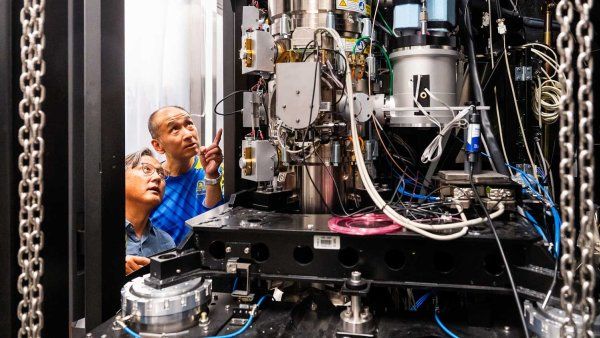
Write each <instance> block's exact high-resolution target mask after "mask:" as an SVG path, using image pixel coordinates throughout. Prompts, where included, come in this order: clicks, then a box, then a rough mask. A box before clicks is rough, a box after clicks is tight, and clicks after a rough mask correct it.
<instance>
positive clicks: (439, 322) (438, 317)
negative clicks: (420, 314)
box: [433, 310, 459, 338]
mask: <svg viewBox="0 0 600 338" xmlns="http://www.w3.org/2000/svg"><path fill="white" fill-rule="evenodd" d="M433 317H434V318H435V322H436V323H437V325H438V326H439V327H440V329H442V331H444V332H445V333H446V334H447V335H448V336H450V337H452V338H459V337H458V336H457V335H455V334H454V333H452V331H450V330H449V329H448V328H447V327H446V325H444V323H442V320H441V319H440V316H438V313H437V311H435V310H434V311H433Z"/></svg>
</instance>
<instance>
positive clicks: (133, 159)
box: [125, 148, 154, 169]
mask: <svg viewBox="0 0 600 338" xmlns="http://www.w3.org/2000/svg"><path fill="white" fill-rule="evenodd" d="M144 156H150V157H152V158H154V155H152V151H150V149H148V148H144V149H142V150H138V151H136V152H134V153H131V154H129V155H127V156H125V168H126V169H127V168H130V169H133V168H135V167H137V166H138V165H139V164H140V160H141V159H142V157H144Z"/></svg>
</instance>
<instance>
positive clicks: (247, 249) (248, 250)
mask: <svg viewBox="0 0 600 338" xmlns="http://www.w3.org/2000/svg"><path fill="white" fill-rule="evenodd" d="M244 253H245V254H246V255H247V254H249V253H250V248H248V247H246V248H244Z"/></svg>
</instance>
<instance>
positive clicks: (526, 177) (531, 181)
mask: <svg viewBox="0 0 600 338" xmlns="http://www.w3.org/2000/svg"><path fill="white" fill-rule="evenodd" d="M482 154H483V155H484V156H487V157H490V156H489V155H488V154H486V153H483V152H482ZM506 165H507V166H508V167H509V168H511V169H513V170H515V171H516V172H517V173H519V175H521V177H522V178H523V183H525V185H526V186H527V188H528V190H529V191H528V192H529V193H530V194H531V195H532V196H534V197H535V198H537V199H539V200H540V201H542V202H544V198H545V200H546V201H547V202H548V204H549V206H550V212H551V213H552V218H553V221H554V256H555V257H557V258H558V257H559V256H560V226H561V223H562V219H561V218H560V213H559V212H558V208H557V207H556V203H554V201H553V200H552V196H550V193H549V192H548V189H547V188H546V187H544V186H542V185H540V184H539V183H538V182H537V180H536V179H535V177H533V176H531V175H530V174H528V173H526V172H525V171H523V170H521V169H519V168H517V167H515V166H512V165H510V163H506ZM540 171H541V172H542V173H543V171H542V170H541V169H540V168H538V172H540ZM542 176H544V177H546V175H545V173H543V175H542ZM535 187H538V188H540V190H542V191H543V192H544V196H541V195H540V194H539V193H538V192H537V191H536V189H535ZM526 216H527V215H526ZM528 219H529V217H528ZM531 219H533V217H531ZM531 219H529V220H530V221H531ZM535 226H537V222H535ZM536 230H537V229H536ZM540 230H541V229H540ZM542 237H544V236H542ZM546 241H547V240H546Z"/></svg>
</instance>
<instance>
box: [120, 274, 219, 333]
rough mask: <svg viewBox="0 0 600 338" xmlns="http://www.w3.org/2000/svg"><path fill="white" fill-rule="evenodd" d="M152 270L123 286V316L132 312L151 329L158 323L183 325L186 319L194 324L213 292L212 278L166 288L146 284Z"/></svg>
mask: <svg viewBox="0 0 600 338" xmlns="http://www.w3.org/2000/svg"><path fill="white" fill-rule="evenodd" d="M149 276H150V274H147V275H144V276H142V277H138V278H135V279H134V280H132V281H130V282H128V283H127V284H125V286H123V288H122V289H121V310H122V313H123V316H128V315H132V321H133V323H135V324H137V325H142V326H144V327H145V328H147V329H148V330H150V331H151V330H152V327H155V328H156V329H158V330H164V329H165V328H168V327H173V328H177V329H184V328H185V327H183V326H185V325H182V324H183V322H184V319H186V320H185V322H187V323H188V324H190V325H192V324H194V323H195V320H196V319H197V318H196V317H197V315H198V314H199V313H200V310H201V308H202V307H203V306H204V305H206V304H207V303H208V302H209V301H210V300H211V296H212V280H210V279H205V278H202V277H199V278H195V279H192V280H188V281H185V282H181V283H179V284H175V285H172V286H169V287H166V288H163V289H155V288H153V287H151V286H149V285H146V284H145V282H144V280H145V279H146V278H147V277H149Z"/></svg>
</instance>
